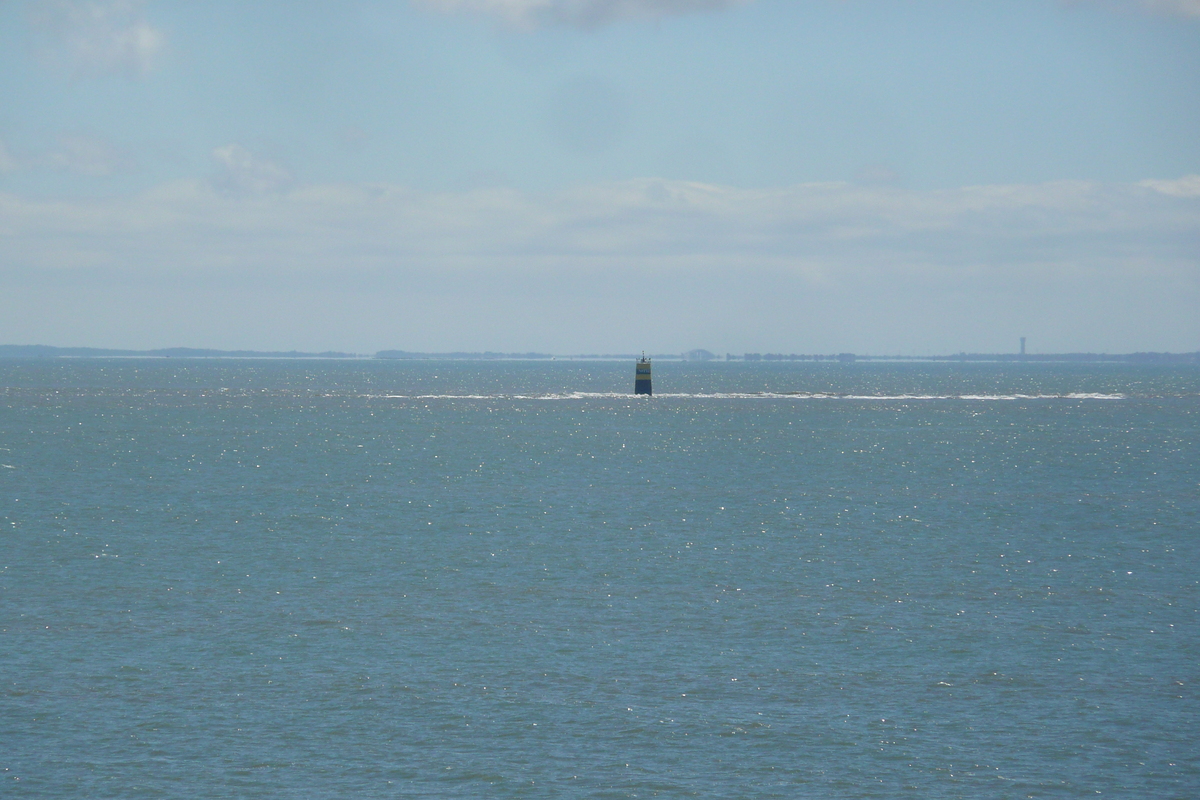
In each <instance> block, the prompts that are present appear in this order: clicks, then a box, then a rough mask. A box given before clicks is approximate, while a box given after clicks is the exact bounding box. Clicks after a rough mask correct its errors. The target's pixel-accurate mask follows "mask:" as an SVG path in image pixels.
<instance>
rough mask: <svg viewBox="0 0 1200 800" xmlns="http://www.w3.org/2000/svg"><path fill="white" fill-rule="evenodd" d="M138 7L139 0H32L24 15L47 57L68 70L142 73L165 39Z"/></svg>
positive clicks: (149, 67) (155, 59)
mask: <svg viewBox="0 0 1200 800" xmlns="http://www.w3.org/2000/svg"><path fill="white" fill-rule="evenodd" d="M142 9H143V3H142V2H138V0H37V2H35V3H34V4H33V5H32V6H31V8H30V14H29V19H30V22H31V23H32V24H33V26H34V28H35V29H36V30H37V31H38V32H39V33H40V34H41V35H42V39H43V48H42V52H43V55H44V57H45V58H46V60H47V61H49V62H51V63H54V64H56V65H58V66H61V67H64V68H66V69H67V70H68V71H70V72H71V73H72V74H73V75H75V76H84V75H96V74H122V75H126V76H128V77H141V76H144V75H146V74H148V73H149V72H150V71H151V70H153V69H154V67H155V66H156V65H157V63H158V61H159V59H160V58H161V56H162V54H163V52H164V50H165V48H166V43H167V38H166V35H165V34H164V33H163V31H162V30H160V29H158V28H155V27H154V26H153V25H151V24H150V23H149V22H148V21H147V19H146V18H145V15H144V14H143V10H142Z"/></svg>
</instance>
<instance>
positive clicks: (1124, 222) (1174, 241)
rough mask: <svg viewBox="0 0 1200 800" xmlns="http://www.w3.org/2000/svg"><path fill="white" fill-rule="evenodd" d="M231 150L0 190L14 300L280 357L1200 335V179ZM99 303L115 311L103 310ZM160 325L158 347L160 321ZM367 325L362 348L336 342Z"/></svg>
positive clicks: (1164, 345) (916, 348)
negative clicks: (553, 171)
mask: <svg viewBox="0 0 1200 800" xmlns="http://www.w3.org/2000/svg"><path fill="white" fill-rule="evenodd" d="M215 156H216V158H217V160H218V163H220V164H222V165H223V167H222V168H226V169H227V175H228V176H229V180H230V181H233V187H232V190H231V188H230V187H229V186H221V185H220V184H219V182H218V184H216V185H214V184H207V183H204V182H187V183H178V184H172V185H168V186H163V187H159V188H158V189H156V190H155V191H153V192H150V193H147V194H144V195H142V196H139V197H135V198H130V199H127V200H124V201H119V202H117V201H98V200H97V201H82V200H79V201H61V200H59V201H36V200H29V199H23V198H20V197H17V196H13V195H3V194H0V243H2V246H3V250H4V258H3V259H0V297H5V296H7V297H9V298H16V297H22V296H30V295H28V294H22V293H23V292H25V293H27V292H31V291H33V289H31V288H29V287H39V286H40V287H42V288H40V289H37V291H39V292H41V293H42V294H41V295H39V296H40V297H43V300H41V301H39V305H38V308H39V309H41V312H42V316H41V317H37V318H36V319H34V318H33V317H29V319H30V320H33V321H30V322H28V324H29V325H34V324H45V325H49V324H50V323H49V322H40V321H38V320H42V319H43V317H44V318H45V319H47V320H49V319H50V318H51V317H52V316H53V314H59V315H60V316H62V318H63V320H67V314H68V311H67V309H70V308H71V307H72V306H71V304H70V303H67V302H65V301H64V303H63V304H62V309H63V310H62V311H61V313H60V312H59V311H57V310H53V309H57V308H58V307H59V306H56V305H54V302H53V298H55V297H57V296H58V295H56V294H55V293H56V292H65V291H67V289H66V288H63V287H72V286H80V287H83V286H88V287H92V288H91V290H90V292H91V294H88V293H85V292H83V290H82V289H80V293H79V299H78V307H77V308H76V310H75V311H74V312H72V313H74V314H75V316H74V317H71V320H73V321H72V322H71V324H73V325H76V327H78V322H77V319H76V318H77V317H78V316H79V315H80V314H82V315H85V316H86V315H89V314H90V315H93V316H94V317H95V319H96V322H95V324H96V325H108V326H109V329H111V330H113V331H119V332H123V333H121V335H122V336H125V335H126V334H128V333H130V332H132V331H133V330H134V323H133V322H132V321H131V320H132V319H133V317H132V316H130V315H134V316H136V314H140V313H143V311H142V309H145V308H151V307H152V308H156V309H159V311H160V312H161V311H162V309H166V308H171V309H175V310H174V311H173V312H172V314H171V315H173V316H174V317H177V318H178V320H177V322H178V324H179V325H184V323H185V322H186V323H187V326H189V327H186V331H191V332H192V333H189V334H188V337H187V339H188V341H189V342H194V343H196V344H203V343H205V342H222V341H228V343H229V344H230V345H231V346H232V345H239V346H258V344H257V342H260V341H271V342H276V343H277V344H278V345H279V346H281V347H285V349H286V348H287V347H291V346H301V347H309V348H316V349H325V348H326V347H334V348H341V349H357V350H358V351H368V350H370V349H372V348H374V349H381V348H385V347H402V348H404V349H434V350H436V349H461V348H466V349H508V350H523V349H529V348H535V349H544V350H557V351H558V352H589V351H593V352H594V351H601V352H613V351H614V349H619V348H620V347H622V346H624V347H635V348H640V347H646V346H649V347H660V346H661V347H663V348H673V349H688V348H689V347H691V346H694V345H696V344H702V345H705V346H708V347H709V348H710V349H714V348H722V349H729V350H732V351H734V352H741V351H742V350H762V349H771V350H774V351H780V350H782V351H785V352H836V351H837V350H838V349H849V350H858V351H859V352H872V351H873V352H935V351H939V350H940V351H942V352H945V351H957V350H958V349H972V348H978V349H987V348H992V350H993V351H994V350H995V348H997V347H1006V346H1007V345H1008V344H1009V343H1010V342H1009V339H1012V342H1013V343H1015V341H1016V339H1015V337H1016V336H1018V335H1030V336H1034V337H1036V338H1035V341H1037V342H1038V343H1039V347H1041V348H1042V351H1043V352H1045V351H1046V350H1049V349H1051V348H1058V349H1060V350H1068V349H1072V348H1083V349H1097V350H1103V349H1108V350H1110V351H1122V350H1135V349H1175V350H1191V349H1195V348H1196V346H1197V344H1196V343H1197V342H1200V317H1197V315H1196V314H1195V309H1196V308H1197V307H1200V264H1198V263H1197V261H1196V257H1195V253H1196V247H1197V242H1198V241H1200V176H1187V177H1183V178H1180V179H1178V180H1174V181H1146V182H1143V183H1140V184H1101V183H1095V182H1084V181H1063V182H1053V183H1044V184H1031V185H998V186H976V187H964V188H960V189H955V190H946V191H931V192H919V191H910V190H905V189H903V188H899V187H896V186H864V185H855V184H849V183H827V184H803V185H798V186H793V187H788V188H783V189H775V190H757V189H755V190H747V189H738V188H732V187H726V186H713V185H706V184H698V183H687V182H680V181H668V180H658V179H642V180H634V181H623V182H616V183H608V184H598V185H591V186H582V187H577V188H575V189H573V190H570V191H566V192H561V193H556V194H553V195H546V196H538V195H530V194H525V193H522V192H518V191H514V190H510V189H503V188H486V189H477V190H473V191H467V192H457V193H425V192H416V191H412V190H408V189H405V188H402V187H397V186H389V185H308V186H296V187H294V188H291V189H285V188H284V186H285V184H287V182H288V181H289V180H290V177H289V176H288V175H287V173H286V171H283V170H282V169H281V168H279V167H278V166H276V165H273V164H271V162H264V161H261V160H258V159H256V158H255V157H254V156H253V155H252V154H250V153H248V151H246V150H245V149H244V148H241V147H239V146H236V145H230V146H229V147H226V148H220V149H219V150H218V151H217V153H216V154H215ZM65 273H69V274H71V275H73V276H74V277H72V278H71V280H69V281H64V280H63V277H62V276H63V275H64V274H65ZM114 286H115V287H120V288H119V290H118V289H114V288H112V287H114ZM97 292H100V293H104V296H105V297H106V298H108V301H106V303H97V302H95V299H94V297H92V296H91V295H94V294H95V293H97ZM201 295H203V296H205V297H209V298H210V301H209V302H210V304H209V305H208V306H207V307H205V308H204V309H201V308H200V307H199V306H197V305H196V303H197V300H196V298H197V297H198V296H201ZM133 297H138V298H140V299H139V300H138V302H137V304H134V301H133V300H132V299H130V298H133ZM15 303H16V301H15V300H13V301H12V302H9V301H0V340H6V339H11V340H16V339H22V340H24V339H27V338H28V337H29V335H31V334H28V333H23V334H21V335H19V336H18V333H19V332H20V330H21V329H18V328H17V327H16V326H17V324H18V323H17V322H15V321H13V320H16V319H18V318H19V317H20V315H21V314H23V313H24V311H23V310H22V309H24V308H26V307H28V305H29V303H28V302H25V303H24V304H23V305H20V306H19V307H18V305H14V304H15ZM6 304H7V305H11V306H13V307H12V309H9V310H7V311H6V310H5V309H6V308H7V306H6ZM230 304H240V305H243V306H245V305H249V306H254V307H258V308H262V309H264V310H265V311H264V314H265V316H261V317H257V316H256V317H255V318H261V319H262V320H268V319H269V320H271V322H270V324H269V325H268V323H267V322H265V321H264V322H263V323H262V327H261V329H255V331H257V332H254V331H250V329H249V328H247V329H246V330H245V331H244V335H245V336H251V335H252V334H253V336H258V337H271V338H258V339H254V338H250V339H241V340H238V341H233V340H227V339H222V338H221V336H223V335H224V331H225V329H226V328H228V326H229V324H230V322H229V319H228V318H227V316H222V315H223V314H225V315H227V313H228V312H226V311H224V310H223V309H225V308H226V307H232V306H231V305H230ZM647 304H648V305H649V307H652V308H653V309H654V314H653V315H651V317H649V318H647V317H646V316H645V315H644V314H643V313H642V311H643V310H644V308H646V307H647ZM110 306H111V308H110ZM531 306H536V307H537V308H538V309H539V311H538V313H537V314H536V315H530V314H529V308H530V307H531ZM122 308H124V309H126V311H125V312H120V311H119V309H122ZM266 311H270V312H271V313H270V314H266ZM156 313H157V312H156ZM106 314H107V315H110V316H111V319H109V317H106V316H104V315H106ZM272 314H273V315H274V316H271V315H272ZM13 315H17V316H13ZM46 315H50V316H46ZM171 315H169V316H171ZM26 316H28V315H26ZM161 316H162V314H161V313H160V317H161ZM245 319H248V318H243V317H239V318H238V320H239V321H238V322H237V324H243V322H244V320H245ZM60 321H62V320H60ZM175 322H176V321H174V320H168V321H166V322H164V321H163V320H162V319H159V321H158V322H155V323H154V324H156V325H159V324H161V325H167V324H175ZM64 324H65V323H64ZM146 324H147V325H150V323H149V322H148V323H146ZM245 324H246V325H249V324H250V323H249V322H245ZM289 326H291V327H289ZM10 328H11V329H12V330H10ZM47 330H49V328H47ZM147 330H148V331H149V332H148V333H146V334H145V335H146V337H148V338H145V339H144V341H146V342H148V343H149V344H147V346H149V345H150V344H155V343H157V342H158V340H157V339H154V338H153V336H161V335H163V334H162V333H161V330H163V329H161V328H153V329H151V328H147ZM171 330H175V328H171ZM179 330H181V331H183V330H185V329H184V328H182V327H181V328H179ZM154 331H158V333H155V332H154ZM197 331H199V332H203V331H208V332H209V333H208V334H205V336H208V338H203V337H201V338H198V337H199V336H200V334H198V333H196V332H197ZM348 331H357V333H356V334H355V338H354V339H353V340H352V341H351V340H347V339H346V338H341V337H344V336H346V335H348V334H347V332H348ZM152 334H153V335H152ZM114 335H116V334H114ZM182 335H183V334H182V333H181V334H180V335H179V336H182ZM996 336H1000V337H1001V339H1000V341H999V344H996V343H993V342H994V337H996ZM14 337H15V338H14ZM288 337H291V338H290V339H289V338H288ZM623 337H625V338H623ZM700 337H704V338H700ZM989 337H993V338H989ZM1004 337H1007V338H1004ZM635 338H636V339H637V341H634V340H633V339H635ZM172 340H173V341H182V340H183V339H181V338H179V337H173V338H172ZM123 341H128V339H123ZM668 341H669V342H670V344H669V345H668V344H661V345H655V344H654V342H668ZM639 342H641V344H639ZM64 343H71V342H64ZM75 343H78V342H75ZM606 348H612V349H606Z"/></svg>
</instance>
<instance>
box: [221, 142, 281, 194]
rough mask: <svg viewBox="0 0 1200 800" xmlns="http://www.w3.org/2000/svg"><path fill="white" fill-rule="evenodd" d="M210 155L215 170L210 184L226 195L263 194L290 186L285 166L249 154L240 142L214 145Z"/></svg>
mask: <svg viewBox="0 0 1200 800" xmlns="http://www.w3.org/2000/svg"><path fill="white" fill-rule="evenodd" d="M212 155H213V162H214V163H215V165H216V170H217V171H216V175H215V176H214V178H213V185H214V186H216V188H217V189H218V190H220V191H222V192H225V193H227V194H235V195H247V194H250V195H254V194H266V193H271V192H280V191H283V190H284V189H287V188H288V187H289V186H291V185H292V174H291V172H289V171H288V170H287V168H285V167H283V166H282V165H280V164H278V163H276V162H275V161H272V160H270V159H267V158H263V157H261V156H258V155H255V154H253V153H251V152H250V151H249V150H247V149H246V148H245V147H242V146H241V145H240V144H228V145H225V146H224V147H218V148H216V149H215V150H213V153H212Z"/></svg>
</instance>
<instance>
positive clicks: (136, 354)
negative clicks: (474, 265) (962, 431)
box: [0, 344, 1200, 364]
mask: <svg viewBox="0 0 1200 800" xmlns="http://www.w3.org/2000/svg"><path fill="white" fill-rule="evenodd" d="M640 355H641V354H637V353H582V354H573V355H556V354H553V353H537V352H528V353H501V352H493V351H491V350H485V351H481V352H466V351H461V352H459V351H456V352H449V353H422V352H414V351H409V350H380V351H379V352H377V353H373V354H372V353H343V352H338V351H333V350H327V351H324V352H320V353H309V352H303V351H300V350H286V351H282V350H214V349H207V348H195V347H165V348H160V349H157V350H117V349H109V348H101V347H52V346H50V345H40V344H38V345H16V344H4V345H0V359H44V358H208V359H212V358H262V359H330V358H333V359H384V360H393V361H444V360H457V361H529V360H564V361H566V360H579V361H589V360H591V361H628V360H637V359H638V358H639V357H640ZM651 358H653V359H655V360H658V361H691V362H709V361H714V362H719V361H742V362H784V361H787V362H804V361H808V362H832V363H841V364H847V363H856V362H860V361H942V362H999V363H1010V364H1011V363H1017V364H1020V363H1048V362H1055V363H1061V362H1075V363H1096V362H1105V363H1130V364H1200V351H1198V352H1193V353H1162V352H1138V353H966V352H963V353H954V354H951V355H925V356H887V355H863V354H857V353H809V354H801V353H741V354H737V353H726V354H725V355H724V356H719V355H717V354H715V353H712V352H710V351H708V350H689V351H688V352H686V353H661V354H657V355H652V356H651Z"/></svg>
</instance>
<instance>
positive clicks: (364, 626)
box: [0, 360, 1200, 799]
mask: <svg viewBox="0 0 1200 800" xmlns="http://www.w3.org/2000/svg"><path fill="white" fill-rule="evenodd" d="M632 382H633V365H632V364H623V363H620V364H618V363H578V362H553V363H538V362H529V363H521V362H515V363H460V362H417V363H395V362H373V361H372V362H335V361H328V362H324V361H317V362H272V361H212V362H208V361H172V360H153V361H151V360H145V361H140V360H138V361H133V360H130V361H108V360H96V361H3V362H0V464H2V465H3V466H2V467H0V537H2V538H0V542H2V544H3V549H2V550H0V769H2V770H3V771H2V772H0V782H2V783H0V796H4V797H12V798H27V797H28V798H32V797H37V798H109V797H111V798H159V797H166V798H176V797H178V798H209V797H212V798H218V797H239V798H240V797H263V798H350V797H354V798H359V797H363V798H375V797H380V798H390V797H455V798H458V797H467V798H495V797H499V798H504V797H523V798H524V797H546V798H551V797H588V798H590V797H595V798H622V797H704V798H710V797H711V798H744V797H754V798H923V799H928V798H935V799H936V798H1017V797H1038V798H1041V797H1046V798H1076V797H1095V796H1103V797H1129V798H1190V797H1196V796H1198V795H1200V758H1198V752H1200V751H1198V749H1197V747H1196V732H1197V730H1198V723H1200V713H1198V712H1200V707H1198V704H1197V698H1198V695H1197V681H1198V680H1200V674H1198V673H1200V666H1198V664H1200V628H1198V623H1200V619H1198V616H1200V596H1198V595H1200V592H1198V580H1200V574H1198V571H1197V564H1198V563H1200V558H1198V557H1200V370H1196V369H1194V368H1173V369H1161V368H1148V367H1128V366H1052V365H1008V366H995V365H947V364H937V365H921V364H904V365H887V364H858V365H812V364H809V365H795V364H779V365H773V364H737V363H735V364H707V365H689V364H672V363H658V364H656V365H655V390H656V392H658V395H656V396H655V397H654V398H650V399H646V398H636V399H635V398H634V397H632V396H630V395H628V394H625V393H626V392H631V391H632Z"/></svg>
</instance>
